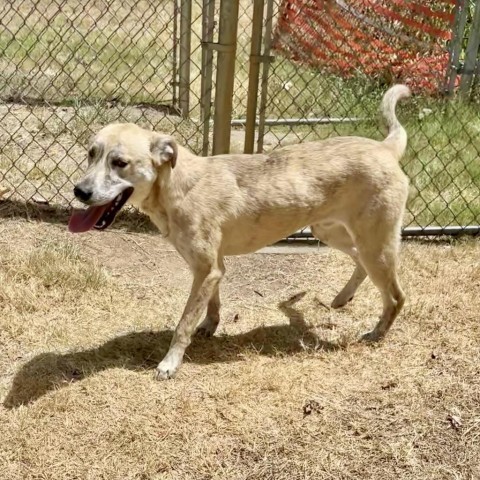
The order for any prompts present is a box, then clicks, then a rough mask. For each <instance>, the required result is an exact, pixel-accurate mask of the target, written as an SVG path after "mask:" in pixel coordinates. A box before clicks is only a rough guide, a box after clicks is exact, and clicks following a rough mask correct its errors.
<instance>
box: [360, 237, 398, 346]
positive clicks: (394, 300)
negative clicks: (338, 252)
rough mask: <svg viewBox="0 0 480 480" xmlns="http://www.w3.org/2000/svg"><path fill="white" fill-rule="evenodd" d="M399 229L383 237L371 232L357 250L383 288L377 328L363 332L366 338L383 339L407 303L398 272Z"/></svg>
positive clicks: (370, 275) (364, 264)
mask: <svg viewBox="0 0 480 480" xmlns="http://www.w3.org/2000/svg"><path fill="white" fill-rule="evenodd" d="M397 230H399V229H395V230H392V231H390V232H386V234H385V235H383V238H381V237H378V236H377V237H375V236H372V235H369V236H368V237H365V239H366V241H362V240H360V239H359V241H358V253H359V258H360V261H361V262H362V265H363V266H364V267H365V270H366V271H367V273H368V276H369V277H370V279H371V280H372V282H373V283H374V284H375V285H376V287H377V288H378V289H379V290H380V293H381V294H382V300H383V311H382V315H381V316H380V321H379V322H378V323H377V325H376V326H375V328H374V329H373V330H372V331H371V332H368V333H366V334H365V335H364V336H363V340H365V341H370V342H376V341H378V340H381V339H382V338H383V337H384V336H385V334H386V333H387V332H388V330H389V329H390V327H391V326H392V323H393V321H394V320H395V318H396V317H397V315H398V314H399V312H400V310H401V309H402V307H403V304H404V303H405V294H404V292H403V290H402V288H401V286H400V283H399V281H398V276H397V256H398V245H399V239H400V234H399V231H398V232H397Z"/></svg>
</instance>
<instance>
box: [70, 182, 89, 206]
mask: <svg viewBox="0 0 480 480" xmlns="http://www.w3.org/2000/svg"><path fill="white" fill-rule="evenodd" d="M92 193H93V192H92V191H91V190H86V189H85V188H81V187H79V186H78V185H76V186H75V187H74V189H73V194H74V195H75V196H76V197H77V198H78V199H79V200H82V202H87V201H88V200H90V197H91V196H92Z"/></svg>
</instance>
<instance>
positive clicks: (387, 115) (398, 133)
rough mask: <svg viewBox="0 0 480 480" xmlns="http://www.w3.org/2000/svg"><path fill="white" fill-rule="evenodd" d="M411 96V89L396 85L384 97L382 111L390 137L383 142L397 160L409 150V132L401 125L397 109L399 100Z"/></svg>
mask: <svg viewBox="0 0 480 480" xmlns="http://www.w3.org/2000/svg"><path fill="white" fill-rule="evenodd" d="M410 95H411V93H410V89H409V88H408V87H407V86H405V85H394V86H393V87H391V88H389V89H388V90H387V92H386V93H385V95H384V96H383V100H382V105H381V107H380V108H381V111H382V115H383V118H384V119H385V122H386V124H387V127H388V136H387V138H386V139H385V140H384V141H383V143H384V144H385V145H387V146H388V147H389V148H390V149H391V150H392V152H393V154H394V155H395V157H396V158H397V160H400V158H401V157H402V155H403V153H404V152H405V149H406V148H407V132H406V131H405V129H404V128H403V127H402V126H401V125H400V122H399V121H398V119H397V116H396V115H395V107H396V105H397V102H398V100H400V99H401V98H406V97H409V96H410Z"/></svg>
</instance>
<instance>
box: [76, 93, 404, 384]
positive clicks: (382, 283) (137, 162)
mask: <svg viewBox="0 0 480 480" xmlns="http://www.w3.org/2000/svg"><path fill="white" fill-rule="evenodd" d="M409 95H410V90H409V89H408V87H406V86H404V85H395V86H393V87H391V88H390V89H389V90H388V91H387V92H386V93H385V95H384V97H383V100H382V104H381V112H382V114H383V117H384V119H385V121H386V124H387V126H388V136H387V137H386V138H385V139H384V140H383V141H375V140H371V139H367V138H361V137H354V136H347V137H336V138H330V139H327V140H324V141H318V142H309V143H303V144H298V145H290V146H286V147H283V148H278V149H277V150H274V151H272V152H271V153H269V154H252V155H250V154H225V155H217V156H212V157H199V156H196V155H194V154H193V153H191V152H190V151H189V150H187V149H186V148H184V147H182V146H181V145H179V144H178V143H177V142H176V141H175V140H174V139H173V138H172V137H171V136H170V135H167V134H164V133H157V132H153V131H149V130H145V129H142V128H140V127H139V126H136V125H134V124H110V125H107V126H106V127H104V128H102V129H101V130H100V131H99V132H98V134H97V135H96V136H95V137H94V138H93V140H92V142H91V144H90V147H89V149H88V168H87V171H86V173H85V175H84V176H83V178H82V179H81V180H80V181H79V182H78V183H77V184H76V186H75V187H74V195H75V197H76V198H77V199H79V200H80V201H81V202H83V203H84V204H86V205H87V206H88V208H87V209H86V210H80V211H74V212H73V214H72V216H71V218H70V221H69V229H70V231H71V232H84V231H87V230H90V229H91V228H97V229H105V228H107V227H108V226H109V225H110V224H111V223H112V222H113V220H114V218H115V215H116V213H117V212H118V211H119V210H120V209H121V208H122V206H123V205H124V204H125V203H126V202H127V201H128V202H129V203H130V204H133V205H134V206H136V207H137V208H139V209H140V210H141V211H143V212H145V213H146V214H148V215H149V216H150V218H151V220H152V221H153V223H154V224H155V225H156V226H157V227H158V229H159V230H160V232H161V233H162V234H163V235H164V236H165V237H166V238H167V239H168V240H169V241H170V242H171V243H172V244H173V245H174V246H175V248H176V249H177V251H178V252H179V254H180V255H181V256H182V257H183V258H184V259H185V261H186V262H187V263H188V265H189V266H190V268H191V270H192V273H193V284H192V287H191V292H190V296H189V298H188V301H187V304H186V306H185V309H184V311H183V314H182V316H181V319H180V322H179V323H178V325H177V327H176V329H175V332H174V335H173V338H172V341H171V344H170V347H169V350H168V352H167V354H166V356H165V357H164V359H163V360H162V361H161V362H160V364H159V365H158V367H157V369H156V374H155V375H156V378H157V379H168V378H172V377H174V376H175V374H176V372H177V371H178V369H179V367H180V365H181V363H182V360H183V356H184V353H185V350H186V348H187V347H188V345H189V344H190V343H191V339H192V336H193V334H194V333H195V332H197V334H199V335H205V336H211V335H213V334H214V333H215V330H216V329H217V326H218V323H219V321H220V295H219V285H220V281H221V279H222V277H223V276H224V273H225V266H224V257H225V256H226V255H239V254H244V253H249V252H254V251H256V250H258V249H260V248H262V247H264V246H267V245H271V244H273V243H275V242H277V241H279V240H281V239H283V238H285V237H286V236H288V235H290V234H292V233H293V232H295V231H297V230H298V229H300V228H302V227H305V226H308V225H310V226H311V231H312V233H313V235H314V236H315V237H316V238H318V239H319V240H321V241H322V242H323V243H326V244H327V245H329V246H330V247H333V248H337V249H339V250H341V251H342V252H345V253H346V254H348V255H350V256H351V257H352V259H353V260H354V262H355V265H356V266H355V270H354V272H353V274H352V277H351V278H350V280H349V281H348V283H347V284H346V285H345V287H344V288H343V289H342V290H341V291H340V293H339V294H338V295H337V296H336V297H335V299H334V300H333V303H332V307H334V308H338V307H341V306H343V305H345V304H346V303H347V302H349V301H350V300H352V298H353V296H354V294H355V291H356V290H357V288H358V287H359V285H360V284H361V283H362V282H363V280H364V279H365V278H366V276H367V275H368V276H369V277H370V279H371V280H372V281H373V283H374V284H375V285H376V287H377V288H378V289H379V291H380V293H381V295H382V300H383V311H382V314H381V317H380V320H379V322H378V323H377V325H376V326H375V328H374V329H373V330H372V331H371V332H369V333H367V334H365V335H364V336H363V337H362V338H363V339H364V340H366V341H378V340H380V339H382V338H383V337H384V336H385V334H386V333H387V331H388V330H389V329H390V327H391V325H392V323H393V321H394V320H395V318H396V317H397V315H398V313H399V312H400V310H401V308H402V306H403V304H404V301H405V295H404V293H403V291H402V288H401V286H400V284H399V281H398V276H397V262H398V250H399V245H400V230H401V222H402V217H403V213H404V210H405V205H406V201H407V196H408V188H409V187H408V179H407V177H406V176H405V175H404V173H403V172H402V170H401V168H400V166H399V160H400V158H401V157H402V155H403V153H404V151H405V149H406V145H407V134H406V132H405V130H404V128H403V127H402V126H401V124H400V123H399V121H398V120H397V117H396V114H395V107H396V104H397V102H398V100H400V99H401V98H404V97H408V96H409ZM205 310H206V316H205V319H204V320H203V321H202V322H201V323H200V325H198V324H199V321H200V317H201V316H202V314H203V312H204V311H205Z"/></svg>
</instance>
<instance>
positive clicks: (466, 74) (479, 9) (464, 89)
mask: <svg viewBox="0 0 480 480" xmlns="http://www.w3.org/2000/svg"><path fill="white" fill-rule="evenodd" d="M479 45H480V1H477V2H475V13H474V14H473V20H472V26H471V28H470V34H469V36H468V43H467V49H466V51H465V63H464V66H463V72H462V78H461V79H460V88H459V90H460V92H461V93H462V95H464V96H466V95H468V92H469V90H470V87H471V85H472V80H473V76H474V74H475V68H476V66H477V61H478V57H479Z"/></svg>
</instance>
